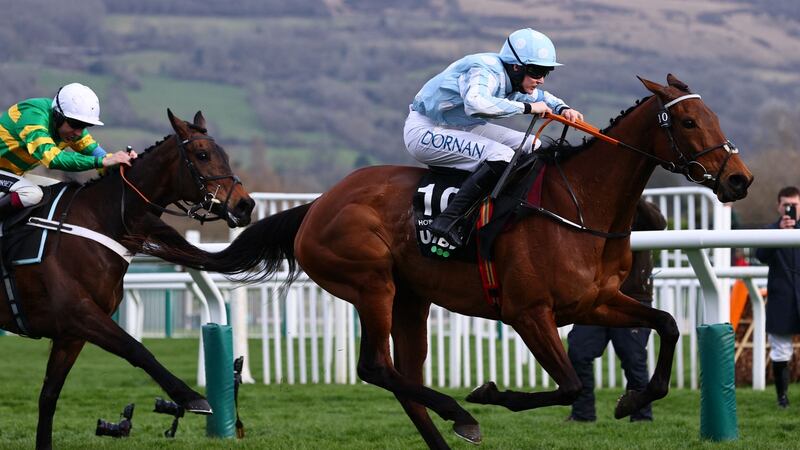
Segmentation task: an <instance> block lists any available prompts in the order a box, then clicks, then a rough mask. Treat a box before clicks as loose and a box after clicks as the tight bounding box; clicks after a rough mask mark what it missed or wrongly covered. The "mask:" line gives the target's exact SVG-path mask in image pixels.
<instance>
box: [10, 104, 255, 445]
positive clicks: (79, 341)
mask: <svg viewBox="0 0 800 450" xmlns="http://www.w3.org/2000/svg"><path fill="white" fill-rule="evenodd" d="M167 113H168V116H169V120H170V123H171V124H172V128H173V130H174V131H175V134H173V135H170V136H167V137H166V138H165V139H164V140H163V141H161V142H159V143H156V144H155V145H153V146H152V147H150V148H149V149H147V150H146V151H145V152H144V153H142V154H141V155H139V158H137V159H135V160H133V161H132V165H131V167H120V168H119V170H108V173H107V174H106V175H105V176H102V177H100V178H98V179H95V180H91V181H89V182H87V183H85V184H83V185H80V184H78V183H72V184H71V185H70V186H69V187H67V189H66V190H65V191H64V193H63V195H62V198H64V199H65V200H64V201H61V202H60V203H59V206H58V209H57V210H56V211H55V217H62V218H63V221H64V222H65V223H68V224H71V225H77V226H82V227H85V228H88V229H90V230H93V231H96V232H98V233H101V234H104V235H105V236H107V237H109V238H111V239H113V240H116V241H120V240H122V238H123V236H124V235H126V234H128V233H135V234H142V235H146V234H147V233H148V226H149V224H151V223H158V222H159V221H160V219H158V217H159V216H160V215H161V213H162V212H165V210H166V208H165V207H166V206H167V205H170V204H172V203H175V202H178V201H182V202H186V203H191V204H193V205H194V206H192V207H191V208H189V209H188V213H190V214H192V215H194V216H195V217H198V218H205V216H200V215H199V214H200V213H199V210H200V209H201V207H202V208H204V209H206V210H207V213H210V214H212V215H217V216H216V217H221V218H224V219H225V220H226V222H227V223H228V225H229V226H230V227H234V226H244V225H247V224H248V223H249V222H250V213H251V212H252V209H253V207H254V205H255V202H254V201H253V199H252V198H250V196H249V195H248V193H247V192H246V191H245V190H244V188H243V186H242V184H241V182H240V181H239V179H238V178H237V177H236V176H235V175H233V173H232V172H231V168H230V165H229V161H228V156H227V154H226V153H225V150H224V149H223V148H222V147H220V146H219V145H217V143H216V142H215V141H214V139H213V138H212V137H210V136H208V134H207V132H206V128H205V126H206V125H205V119H204V118H203V115H202V113H200V112H199V111H198V113H197V114H196V115H195V117H194V123H188V122H184V121H183V120H181V119H179V118H177V117H176V116H174V115H173V114H172V112H171V111H169V110H167ZM67 199H68V200H67ZM166 211H169V212H173V213H175V214H179V213H178V212H175V211H174V210H173V209H169V210H166ZM180 214H182V215H184V216H185V215H187V213H183V212H181V213H180ZM212 217H214V216H212ZM164 226H166V225H164ZM50 233H53V232H52V231H51V232H50ZM133 244H134V245H129V246H128V247H129V248H130V249H131V250H136V248H135V247H136V243H133ZM127 269H128V261H127V260H125V259H123V257H121V256H120V254H117V253H115V252H114V251H112V250H110V249H109V248H107V247H105V246H103V245H101V244H99V243H98V242H95V241H93V240H89V239H86V238H84V237H79V236H73V235H70V234H63V233H58V234H56V237H55V238H53V235H52V234H51V235H50V237H48V245H47V247H46V249H45V252H44V254H43V256H42V261H41V263H39V264H36V265H20V266H16V267H15V269H14V275H15V277H16V284H17V286H18V294H19V298H20V299H21V300H20V303H21V305H22V307H23V311H24V314H25V316H26V319H27V328H28V329H27V330H23V329H21V327H20V326H19V325H18V322H17V321H16V320H15V319H14V317H13V316H12V313H11V311H10V308H9V307H8V296H7V295H6V291H5V290H4V289H0V291H2V294H0V295H1V296H2V297H1V300H0V302H1V303H0V304H1V305H3V306H2V307H0V327H2V328H3V329H5V330H8V331H11V332H14V333H25V334H28V335H30V336H36V337H46V338H49V339H52V348H51V350H50V357H49V359H48V362H47V369H46V370H47V372H46V375H45V378H44V384H43V385H42V390H41V394H40V396H39V420H38V426H37V429H36V447H37V448H51V447H52V428H53V415H54V414H55V410H56V402H57V401H58V397H59V394H60V392H61V388H62V387H63V385H64V381H65V379H66V377H67V375H68V374H69V371H70V369H71V368H72V366H73V364H74V363H75V360H76V359H77V357H78V355H79V353H80V352H81V349H82V348H83V346H84V344H85V343H86V342H87V341H88V342H91V343H92V344H95V345H97V346H99V347H101V348H102V349H104V350H106V351H108V352H111V353H113V354H115V355H117V356H120V357H122V358H124V359H125V360H127V361H128V362H129V363H131V365H133V366H135V367H141V368H142V369H144V371H145V372H147V374H148V375H150V376H151V377H152V378H153V380H155V381H156V383H158V385H159V386H161V388H163V389H164V391H165V392H166V393H167V394H168V395H169V396H170V397H171V398H172V399H173V400H175V401H176V402H177V403H178V404H179V405H181V406H183V408H184V409H186V410H187V411H191V412H194V413H199V414H211V413H212V411H211V407H210V405H209V403H208V402H207V401H206V399H205V398H204V397H203V396H202V395H200V394H199V393H197V392H195V391H194V390H192V389H191V388H189V386H187V385H186V383H184V382H183V381H181V380H180V379H178V378H177V377H175V376H174V375H173V374H172V373H170V372H169V371H168V370H167V369H166V368H165V367H164V366H162V365H161V364H160V363H159V362H158V361H157V360H156V358H155V357H154V356H153V355H152V354H151V353H150V352H149V351H148V350H147V349H146V348H145V347H144V346H143V345H142V344H141V343H140V342H138V341H136V339H134V338H132V337H131V336H130V335H128V334H127V333H126V332H125V331H124V330H123V329H122V328H120V327H119V326H118V325H117V324H116V323H115V322H114V321H113V320H112V319H111V314H112V313H114V311H116V310H117V307H118V306H119V304H120V302H121V301H122V298H123V282H122V281H123V276H124V275H125V272H126V271H127ZM23 326H24V325H23Z"/></svg>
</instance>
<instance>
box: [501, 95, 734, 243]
mask: <svg viewBox="0 0 800 450" xmlns="http://www.w3.org/2000/svg"><path fill="white" fill-rule="evenodd" d="M692 98H697V99H700V98H701V97H700V95H699V94H687V95H683V96H680V97H678V98H676V99H673V100H671V101H669V102H667V103H666V104H662V103H661V99H660V98H658V96H656V99H657V100H658V102H659V106H660V108H659V111H658V114H657V119H658V125H659V127H660V128H662V129H663V130H664V131H666V133H667V138H668V139H669V143H670V148H671V149H672V151H673V152H675V153H676V154H677V162H673V161H667V160H665V159H662V158H659V157H658V156H655V155H652V154H650V153H648V152H646V151H644V150H641V149H639V148H636V147H634V146H632V145H629V144H626V143H624V142H621V141H618V140H617V139H614V138H612V137H610V136H608V135H606V134H603V133H602V132H601V131H600V130H599V129H598V128H596V127H594V126H592V125H590V124H588V123H585V122H571V121H569V120H567V119H566V118H564V117H563V116H560V115H556V114H551V113H545V114H544V117H545V118H546V119H547V120H546V121H545V123H544V124H542V126H541V127H540V128H539V130H538V131H537V133H536V135H535V138H534V139H539V137H540V136H541V134H542V131H543V130H544V128H545V127H547V125H549V124H550V123H551V122H552V121H554V120H555V121H557V122H561V123H562V124H564V130H563V132H562V133H561V138H560V139H559V140H558V141H557V142H558V144H561V143H563V142H564V139H565V137H566V134H567V129H568V128H569V127H573V128H575V129H577V130H580V131H583V132H585V133H587V134H590V135H592V136H594V137H596V138H598V139H600V140H602V141H605V142H608V143H610V144H613V145H617V146H620V147H623V148H626V149H628V150H631V151H634V152H636V153H639V154H641V155H643V156H645V157H647V158H650V159H652V160H655V161H656V162H658V164H660V165H661V166H662V167H663V168H664V169H666V170H668V171H670V172H673V173H677V174H680V175H683V176H684V177H685V178H686V179H687V180H689V181H690V182H692V183H695V184H703V183H705V182H706V181H712V182H714V188H713V190H714V192H716V191H717V189H718V188H719V183H720V176H721V175H722V172H723V170H725V166H727V164H728V161H729V160H730V158H731V156H733V155H734V154H737V153H739V149H738V148H736V146H735V145H733V143H732V142H731V141H730V140H727V139H726V140H725V142H723V143H721V144H719V145H715V146H713V147H708V148H705V149H703V150H700V151H699V152H697V153H694V154H690V156H689V157H687V156H686V154H685V153H684V152H682V151H681V150H680V149H679V148H678V144H677V143H676V142H675V137H674V136H673V134H672V129H671V128H672V117H671V116H670V113H669V108H670V107H672V106H674V105H676V104H678V103H680V102H682V101H684V100H688V99H692ZM537 117H538V115H534V117H533V119H532V120H531V124H530V126H528V131H527V132H526V133H525V137H524V138H523V141H522V143H523V144H522V145H520V146H519V148H518V149H517V150H516V151H515V155H514V158H512V161H511V163H509V166H508V167H507V168H506V173H504V174H503V176H501V178H500V181H499V182H498V185H497V186H496V187H495V190H494V191H493V194H492V197H493V198H496V194H495V193H499V192H500V190H501V189H502V187H503V186H502V184H503V183H504V181H505V178H506V177H507V175H508V173H510V171H511V169H512V166H513V165H514V163H515V161H516V159H517V158H518V157H519V155H520V154H521V153H522V148H523V146H524V143H525V141H526V140H527V138H528V136H529V135H530V133H531V131H532V129H533V125H534V123H535V122H536V119H537ZM534 142H535V140H534ZM557 146H558V145H557ZM717 149H723V150H725V152H727V155H726V156H725V160H724V161H723V162H722V165H720V168H719V170H717V173H716V174H713V175H712V174H711V173H709V171H708V169H706V167H705V166H704V165H703V164H702V163H701V162H699V161H698V160H697V159H698V158H700V157H702V156H704V155H706V154H708V153H711V152H713V151H714V150H717ZM553 161H554V163H555V166H556V168H557V169H558V172H559V174H560V175H561V178H562V179H563V180H564V182H565V183H566V187H567V191H568V192H569V194H570V196H571V197H572V201H573V203H574V204H575V207H576V208H577V214H578V223H575V222H572V221H570V220H568V219H565V218H563V217H561V216H559V215H558V214H555V213H553V212H550V211H548V210H546V209H544V208H542V207H541V206H538V205H533V204H529V203H528V202H527V201H524V202H523V203H522V206H524V207H526V208H528V209H532V210H534V211H537V212H539V213H541V214H544V215H546V216H549V217H551V218H553V219H555V220H556V221H558V222H560V223H562V224H564V225H566V226H569V227H572V228H577V229H579V230H580V231H584V232H588V233H590V234H593V235H595V236H600V237H605V238H620V237H627V236H629V235H630V231H627V232H605V231H600V230H594V229H591V228H588V227H586V225H585V224H584V221H583V214H582V212H581V208H580V205H579V204H578V199H577V197H576V196H575V193H574V192H573V190H572V187H571V186H570V184H569V181H567V178H566V175H565V174H564V171H563V170H562V169H561V166H560V165H559V164H558V155H557V154H555V155H553ZM695 166H696V167H699V168H700V170H702V172H703V175H702V176H701V177H700V178H699V179H695V178H694V177H693V176H692V174H691V172H692V170H691V169H692V167H695Z"/></svg>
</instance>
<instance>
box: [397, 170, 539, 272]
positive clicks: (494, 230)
mask: <svg viewBox="0 0 800 450" xmlns="http://www.w3.org/2000/svg"><path fill="white" fill-rule="evenodd" d="M537 161H540V160H537V159H535V158H533V157H527V158H521V159H520V161H519V163H518V164H517V166H516V169H515V170H514V172H513V173H512V174H511V176H510V177H509V179H510V180H512V181H511V182H510V183H509V185H507V187H506V188H505V189H504V190H503V193H502V194H501V195H500V197H499V198H497V199H496V200H495V201H494V205H493V208H492V209H493V213H492V217H491V218H490V219H489V220H487V221H485V222H484V223H483V224H482V226H481V228H480V230H478V232H479V233H480V239H476V235H477V234H478V232H476V223H477V221H478V213H479V212H480V208H478V207H476V208H474V209H473V211H472V212H471V213H470V214H469V216H468V217H467V218H466V219H464V220H463V221H462V222H463V223H462V226H463V227H464V228H463V229H464V230H465V235H466V243H465V245H464V247H462V248H455V247H453V246H452V245H450V244H449V243H448V242H447V241H446V240H445V239H443V238H435V237H434V236H433V235H432V233H431V231H430V224H431V222H433V219H435V218H436V216H438V215H439V214H440V213H441V212H442V210H443V209H444V208H446V207H447V203H448V201H449V200H450V198H451V196H452V195H455V193H457V192H458V188H459V187H460V186H461V184H462V183H463V182H464V180H466V179H467V177H468V176H469V175H470V173H469V172H467V171H463V170H458V169H449V168H442V167H431V168H430V170H428V171H427V172H425V174H424V175H423V176H422V177H421V178H420V181H419V184H418V185H417V192H416V193H415V194H414V198H413V202H412V203H413V208H414V218H415V227H416V232H417V245H418V246H419V249H420V252H422V254H423V255H424V256H426V257H429V258H433V259H440V260H441V259H449V260H453V259H455V260H459V261H467V262H476V261H477V258H478V256H479V255H478V250H479V249H478V244H477V241H479V242H480V256H481V257H482V258H483V259H487V260H491V259H492V258H491V249H492V246H493V245H494V240H495V238H496V237H497V236H498V235H500V234H501V233H502V232H503V231H504V230H505V229H506V228H507V225H508V224H509V223H510V222H511V221H512V220H513V219H514V218H515V217H516V216H517V212H518V209H519V207H520V206H522V205H523V204H525V203H528V204H535V205H538V204H539V203H540V198H541V182H542V178H543V176H544V172H545V171H544V167H546V166H545V165H544V164H537V163H536V162H537Z"/></svg>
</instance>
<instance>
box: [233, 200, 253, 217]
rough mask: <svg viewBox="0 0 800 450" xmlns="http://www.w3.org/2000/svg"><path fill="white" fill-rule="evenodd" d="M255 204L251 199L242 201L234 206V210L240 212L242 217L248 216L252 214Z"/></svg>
mask: <svg viewBox="0 0 800 450" xmlns="http://www.w3.org/2000/svg"><path fill="white" fill-rule="evenodd" d="M255 206H256V202H255V200H253V199H252V198H247V199H242V200H239V202H238V203H237V204H236V210H237V211H240V212H241V213H242V214H243V215H249V214H250V213H251V212H253V208H255Z"/></svg>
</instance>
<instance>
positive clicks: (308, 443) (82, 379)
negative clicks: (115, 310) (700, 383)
mask: <svg viewBox="0 0 800 450" xmlns="http://www.w3.org/2000/svg"><path fill="white" fill-rule="evenodd" d="M254 344H256V343H255V342H254ZM145 345H146V346H147V347H148V348H149V349H150V350H151V351H152V352H153V353H154V354H155V355H156V357H157V358H159V360H160V361H161V362H162V363H163V364H165V365H166V366H167V367H168V368H169V369H170V370H172V371H173V372H174V373H175V374H176V375H178V376H180V377H182V378H184V379H186V380H194V373H195V369H196V366H195V364H196V357H197V342H196V341H195V340H190V339H172V340H146V341H145ZM48 352H49V342H48V341H46V340H41V341H32V340H27V339H19V338H15V337H2V338H0V361H3V362H4V365H3V366H4V368H5V370H3V371H2V372H0V392H1V393H2V394H0V395H1V396H0V398H2V401H0V449H6V448H8V449H17V448H33V446H34V434H35V428H36V414H37V401H36V399H37V396H38V392H39V389H40V387H41V380H42V377H43V374H44V367H45V364H46V359H47V354H48ZM251 352H256V353H257V347H255V348H253V349H252V350H251ZM251 354H253V353H251ZM252 368H253V370H254V372H256V373H255V374H254V375H255V376H256V377H257V378H259V379H260V374H259V373H258V372H259V367H258V364H257V361H253V363H252ZM444 392H446V393H448V394H450V395H453V396H454V397H455V398H456V399H457V400H459V403H460V404H461V405H462V406H464V407H465V408H466V409H467V410H468V411H470V412H471V413H472V414H473V415H474V416H475V417H476V418H477V419H478V420H479V421H480V423H481V425H482V430H483V433H484V443H483V444H482V445H481V446H480V447H477V448H480V449H517V448H518V449H528V448H548V449H550V448H556V449H574V448H591V449H622V448H625V449H629V448H635V449H659V450H663V449H671V448H714V449H719V448H724V449H728V448H734V449H740V448H742V449H743V448H747V449H751V448H798V447H800V445H798V443H797V435H798V434H797V433H798V431H800V421H798V420H797V412H796V408H797V406H794V405H797V404H800V399H798V396H797V392H798V388H797V387H796V386H793V387H792V389H791V391H790V397H791V399H792V401H793V406H792V408H790V409H789V410H788V411H778V410H777V408H776V407H775V403H774V393H773V391H772V387H771V386H769V387H768V390H767V391H765V392H755V391H752V390H751V389H746V388H745V389H740V390H738V392H737V396H738V410H739V431H740V436H741V437H740V439H739V440H737V441H735V442H731V443H723V444H714V443H709V442H702V441H700V440H699V438H698V434H699V404H700V399H699V393H698V392H693V391H689V390H678V389H673V390H672V391H671V392H670V394H669V396H667V398H666V399H664V400H661V401H659V402H657V403H656V405H655V407H654V414H655V416H656V420H655V422H653V423H650V424H642V423H629V422H626V421H616V420H614V419H613V418H612V414H613V413H612V410H613V405H614V401H615V399H616V398H617V396H619V394H620V391H619V390H612V389H607V390H602V391H599V392H598V393H597V397H598V400H597V406H598V417H599V419H598V422H597V423H594V424H577V423H564V422H563V419H564V418H565V417H566V415H567V414H568V411H569V410H568V408H567V407H551V408H545V409H541V410H536V411H528V412H522V413H512V412H510V411H507V410H505V409H503V408H499V407H488V406H479V405H472V404H468V403H466V402H464V401H463V398H464V397H465V395H466V394H467V390H464V389H460V390H452V389H446V390H444ZM156 396H163V393H162V392H161V390H160V389H159V388H158V386H156V385H155V384H154V383H153V382H152V381H151V380H150V379H149V378H148V377H147V376H146V375H145V374H144V372H142V371H141V370H140V369H137V368H133V367H131V366H130V365H128V364H127V363H126V362H125V361H122V360H121V359H119V358H116V357H114V356H112V355H109V354H107V353H105V352H103V351H102V350H99V349H98V348H96V347H94V346H91V345H90V346H87V347H86V348H85V349H84V351H83V353H82V355H81V357H80V358H79V359H78V362H77V364H76V365H75V367H74V368H73V370H72V373H71V375H70V377H69V378H68V380H67V383H66V386H65V387H64V390H63V392H62V395H61V400H60V402H59V407H58V411H57V413H56V419H55V434H54V436H55V441H54V444H55V447H56V448H66V449H95V448H100V449H105V448H108V449H150V448H162V447H164V448H169V449H196V448H204V449H205V448H212V449H216V448H243V449H262V448H268V449H384V448H385V449H408V448H424V444H423V443H422V440H421V439H420V438H419V437H418V435H417V432H416V430H415V429H414V427H413V426H412V425H411V423H410V421H409V420H408V419H407V418H406V417H405V414H404V413H403V412H402V410H401V408H400V406H399V404H398V403H397V402H396V401H395V399H394V397H393V396H391V395H390V394H389V393H387V392H385V391H383V390H381V389H379V388H376V387H373V386H369V385H363V384H361V383H359V384H358V385H355V386H325V385H316V386H314V385H306V386H299V385H294V386H289V385H284V384H282V385H271V386H265V385H261V384H256V385H246V386H244V387H243V388H242V390H241V393H240V405H241V410H240V412H241V416H242V420H243V422H244V424H245V427H246V430H247V437H246V438H245V440H243V441H238V442H237V441H233V440H224V441H222V440H210V439H208V438H206V437H205V436H204V434H205V419H204V418H203V417H199V416H191V417H189V416H187V417H185V418H184V419H182V420H181V425H180V427H179V429H178V433H177V436H176V438H175V439H174V441H170V442H168V441H167V440H166V439H165V438H163V437H162V436H161V433H162V432H163V431H164V430H165V429H166V428H167V427H168V426H169V424H170V422H171V421H170V418H169V417H168V416H163V415H158V414H154V413H152V412H150V411H152V406H153V400H154V398H155V397H156ZM130 402H135V403H136V410H135V414H134V420H133V422H134V429H133V433H132V436H131V437H130V438H128V439H125V440H113V439H111V438H98V437H95V436H94V426H95V422H96V420H97V419H98V418H100V417H102V418H104V419H106V420H111V421H117V420H118V418H119V413H120V411H121V410H122V407H123V406H124V405H125V404H127V403H130ZM434 421H435V422H436V424H437V426H438V427H439V429H440V430H441V431H442V432H443V434H444V436H445V438H446V439H447V441H448V443H449V444H450V445H451V446H452V447H453V448H457V449H468V448H476V447H473V446H472V445H470V444H468V443H466V442H464V441H461V440H459V439H457V438H456V437H455V436H454V435H453V433H452V432H451V431H450V424H449V423H445V422H444V421H442V420H441V419H439V418H438V417H434Z"/></svg>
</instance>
